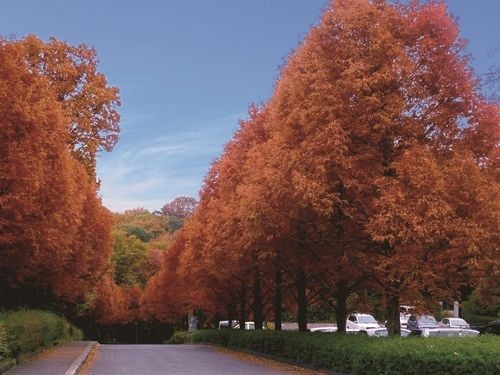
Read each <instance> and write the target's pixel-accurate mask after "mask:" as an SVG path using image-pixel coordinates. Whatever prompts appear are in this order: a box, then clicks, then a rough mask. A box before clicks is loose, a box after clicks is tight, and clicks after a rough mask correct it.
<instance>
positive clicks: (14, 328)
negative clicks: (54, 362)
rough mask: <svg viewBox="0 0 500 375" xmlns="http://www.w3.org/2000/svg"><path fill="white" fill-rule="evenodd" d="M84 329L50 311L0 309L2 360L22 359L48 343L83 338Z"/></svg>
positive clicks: (0, 351)
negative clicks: (82, 330)
mask: <svg viewBox="0 0 500 375" xmlns="http://www.w3.org/2000/svg"><path fill="white" fill-rule="evenodd" d="M82 337H83V335H82V332H81V331H80V330H79V329H77V328H75V327H74V326H73V325H71V324H70V323H68V321H67V320H66V319H64V318H62V317H60V316H57V315H55V314H53V313H51V312H48V311H40V310H16V311H7V312H0V361H3V360H9V359H19V358H21V357H23V356H26V355H30V354H32V353H35V352H37V351H39V350H41V349H43V348H45V347H48V346H52V345H55V344H58V343H60V342H64V341H68V340H81V339H82Z"/></svg>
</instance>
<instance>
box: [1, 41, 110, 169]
mask: <svg viewBox="0 0 500 375" xmlns="http://www.w3.org/2000/svg"><path fill="white" fill-rule="evenodd" d="M4 43H5V44H8V45H10V46H11V47H12V48H13V49H17V51H18V53H19V54H20V55H21V56H19V58H20V61H19V63H20V64H22V66H23V67H25V68H26V69H28V71H29V72H30V74H32V75H37V76H39V77H41V78H43V79H44V80H46V81H47V82H48V83H49V84H50V89H51V99H56V100H57V101H58V102H59V103H60V104H61V107H62V109H63V111H64V114H65V115H66V117H67V120H68V121H67V123H66V127H67V142H68V144H69V145H70V147H71V150H72V152H73V157H74V158H75V159H77V160H78V161H80V162H81V163H82V164H83V165H84V166H85V168H86V169H87V172H88V173H89V175H90V177H92V178H94V177H95V163H96V157H97V152H98V151H100V150H105V151H111V150H112V148H113V146H114V145H115V143H116V142H117V141H118V134H119V131H120V127H119V121H120V116H119V114H118V112H117V111H116V107H118V106H119V105H120V99H119V96H118V89H117V88H116V87H108V85H107V81H106V78H105V77H104V75H102V74H101V73H99V72H98V71H97V60H96V52H95V51H94V50H93V49H91V48H88V47H86V46H85V45H79V46H76V47H74V46H71V45H69V44H67V43H66V42H63V41H59V40H56V39H55V38H52V39H51V40H50V42H49V43H44V42H43V41H41V40H40V39H38V38H37V37H36V36H34V35H29V36H27V37H26V38H24V39H21V40H18V41H10V42H4ZM33 94H34V95H38V91H35V92H34V93H33ZM23 112H24V111H23Z"/></svg>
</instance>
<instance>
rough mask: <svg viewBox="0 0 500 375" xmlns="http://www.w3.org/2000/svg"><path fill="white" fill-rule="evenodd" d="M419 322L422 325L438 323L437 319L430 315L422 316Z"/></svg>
mask: <svg viewBox="0 0 500 375" xmlns="http://www.w3.org/2000/svg"><path fill="white" fill-rule="evenodd" d="M418 320H419V322H420V323H436V319H434V317H433V316H430V315H422V316H421V317H420V318H419V319H418Z"/></svg>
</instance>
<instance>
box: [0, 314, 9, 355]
mask: <svg viewBox="0 0 500 375" xmlns="http://www.w3.org/2000/svg"><path fill="white" fill-rule="evenodd" d="M9 357H10V350H9V346H8V345H7V330H6V329H5V325H4V324H3V323H2V322H0V361H3V360H5V359H7V358H9Z"/></svg>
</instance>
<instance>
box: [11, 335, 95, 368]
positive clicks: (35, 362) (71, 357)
mask: <svg viewBox="0 0 500 375" xmlns="http://www.w3.org/2000/svg"><path fill="white" fill-rule="evenodd" d="M95 344H96V343H95V342H92V341H72V342H67V343H64V344H60V345H58V346H56V347H53V348H50V349H48V350H45V351H44V352H42V353H40V354H38V355H36V356H35V357H33V358H30V359H29V360H28V361H27V362H24V363H21V364H20V365H18V366H16V367H14V368H12V369H10V370H8V371H7V372H6V373H5V375H64V374H67V375H73V374H74V373H76V371H77V370H78V369H77V365H78V364H80V362H81V361H83V360H84V359H85V357H84V354H85V353H88V352H89V351H90V349H91V347H92V346H93V345H95Z"/></svg>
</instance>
